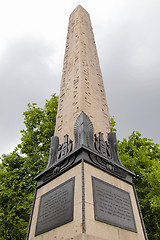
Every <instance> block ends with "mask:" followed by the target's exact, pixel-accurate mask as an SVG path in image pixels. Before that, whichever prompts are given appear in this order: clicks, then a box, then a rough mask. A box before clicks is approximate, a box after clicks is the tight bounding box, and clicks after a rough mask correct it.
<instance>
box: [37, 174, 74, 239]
mask: <svg viewBox="0 0 160 240" xmlns="http://www.w3.org/2000/svg"><path fill="white" fill-rule="evenodd" d="M74 182H75V178H71V179H69V180H68V181H66V182H64V183H62V184H61V185H59V186H57V187H56V188H54V189H52V190H51V191H49V192H47V193H45V194H44V195H42V196H41V198H40V205H39V212H38V219H37V225H36V232H35V236H37V235H39V234H41V233H44V232H47V231H49V230H51V229H54V228H56V227H59V226H61V225H64V224H66V223H68V222H71V221H72V220H73V206H74Z"/></svg>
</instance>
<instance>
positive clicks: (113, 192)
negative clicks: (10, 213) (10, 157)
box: [27, 113, 147, 240]
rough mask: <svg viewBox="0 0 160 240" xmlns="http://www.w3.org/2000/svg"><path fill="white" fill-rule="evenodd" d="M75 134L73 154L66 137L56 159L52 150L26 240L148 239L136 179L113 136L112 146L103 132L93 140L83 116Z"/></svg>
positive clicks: (43, 173) (38, 181)
mask: <svg viewBox="0 0 160 240" xmlns="http://www.w3.org/2000/svg"><path fill="white" fill-rule="evenodd" d="M89 126H90V127H89ZM74 135H75V143H74V146H75V148H74V149H73V150H72V148H71V146H70V145H69V144H70V143H69V142H68V141H66V138H65V142H64V146H65V148H63V146H62V148H61V150H60V152H58V153H57V155H55V153H56V151H57V150H56V149H55V148H54V147H53V149H52V146H51V149H52V151H50V158H49V163H48V166H47V168H46V169H45V170H44V171H43V172H42V173H40V174H39V175H38V176H37V177H36V180H37V190H36V194H35V201H34V204H33V211H32V214H31V219H30V225H29V229H28V234H27V240H55V239H57V240H71V239H77V240H79V239H87V240H124V239H127V240H146V239H147V235H146V232H145V227H144V224H143V219H142V216H141V212H140V208H139V204H138V200H137V196H136V192H135V188H134V185H133V183H132V176H133V175H134V174H133V173H132V172H130V171H129V170H128V169H126V168H125V167H124V166H123V165H122V163H121V161H120V159H119V155H118V149H117V142H116V138H115V133H110V134H109V136H108V143H106V142H104V140H103V137H102V134H101V133H100V134H99V137H95V140H94V138H93V126H92V123H91V121H90V119H89V118H88V117H87V115H85V114H84V113H81V115H80V116H79V118H78V119H77V121H76V123H75V127H74ZM67 139H68V137H67ZM53 142H54V141H53ZM66 149H68V150H66ZM69 149H70V151H69ZM64 150H66V151H65V152H64ZM53 156H54V158H55V156H56V161H55V159H51V158H52V157H53ZM58 158H59V159H58Z"/></svg>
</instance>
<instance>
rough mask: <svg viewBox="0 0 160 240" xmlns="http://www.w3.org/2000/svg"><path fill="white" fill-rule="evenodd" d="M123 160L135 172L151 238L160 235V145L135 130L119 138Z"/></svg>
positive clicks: (153, 238)
mask: <svg viewBox="0 0 160 240" xmlns="http://www.w3.org/2000/svg"><path fill="white" fill-rule="evenodd" d="M119 152H120V157H121V161H122V163H123V164H124V166H125V167H127V168H128V169H130V170H131V171H132V172H134V173H135V174H136V176H135V178H134V179H133V181H134V183H135V186H136V191H137V194H138V199H139V203H140V207H141V211H142V214H143V219H144V222H145V226H146V229H147V234H148V238H149V239H150V240H159V239H160V217H159V216H160V149H159V145H158V144H155V143H153V141H152V140H150V139H147V138H142V137H141V134H140V133H139V132H133V133H132V134H131V135H130V136H129V138H128V140H127V139H123V141H119Z"/></svg>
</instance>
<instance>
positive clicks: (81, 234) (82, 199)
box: [28, 161, 146, 240]
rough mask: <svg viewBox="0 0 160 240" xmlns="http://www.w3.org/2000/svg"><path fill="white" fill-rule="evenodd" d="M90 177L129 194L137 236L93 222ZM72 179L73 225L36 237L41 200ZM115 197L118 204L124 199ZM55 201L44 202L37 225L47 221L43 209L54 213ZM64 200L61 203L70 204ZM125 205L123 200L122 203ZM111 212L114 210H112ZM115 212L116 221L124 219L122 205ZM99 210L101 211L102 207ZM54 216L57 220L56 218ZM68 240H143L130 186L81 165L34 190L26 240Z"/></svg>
mask: <svg viewBox="0 0 160 240" xmlns="http://www.w3.org/2000/svg"><path fill="white" fill-rule="evenodd" d="M93 177H94V178H96V179H99V180H102V181H103V182H104V183H107V184H110V186H113V187H115V188H116V189H120V190H122V191H125V192H127V193H128V194H129V196H130V201H131V206H132V209H133V215H134V220H135V225H136V232H133V231H130V230H127V229H124V228H123V226H120V227H118V226H114V222H113V225H111V224H108V223H104V222H102V221H99V220H98V221H97V220H95V206H94V198H93V182H92V178H93ZM73 178H74V179H75V185H74V194H73V198H74V199H73V202H74V203H73V221H70V222H68V223H66V224H64V225H61V226H59V227H55V228H53V229H51V230H49V231H46V232H43V233H42V234H39V235H37V236H35V233H36V224H37V219H38V212H39V211H40V210H39V209H40V207H39V205H40V199H41V198H42V196H44V194H47V193H48V192H49V191H51V192H52V191H54V189H57V188H58V187H59V186H61V184H62V185H63V184H64V183H65V182H66V181H68V180H70V179H73ZM59 189H61V190H63V189H62V188H61V187H59ZM120 190H119V191H120ZM65 191H67V190H65ZM55 194H56V192H55ZM58 194H60V193H58ZM67 194H68V193H66V196H67ZM61 196H63V195H61ZM118 197H119V200H118V201H119V202H120V201H122V200H123V199H120V196H118ZM63 198H65V197H64V196H63V197H60V199H59V201H62V200H63ZM122 198H123V197H122ZM54 199H55V197H54ZM54 199H53V200H49V202H47V201H48V200H47V201H46V202H45V203H44V213H43V212H42V215H44V216H41V219H40V221H42V222H41V223H42V225H43V221H44V220H45V219H46V220H47V221H48V219H49V218H48V216H49V215H48V216H46V214H50V212H49V213H47V212H46V211H48V210H46V209H50V211H53V208H52V205H53V204H54ZM66 199H67V198H66ZM66 199H64V201H69V200H66ZM71 200H72V199H71ZM56 201H57V198H56ZM107 201H108V200H106V204H107ZM124 201H126V200H125V199H124ZM66 204H67V202H66ZM100 204H105V203H104V199H102V202H101V203H100ZM110 204H111V202H110ZM118 204H119V203H118ZM48 205H50V206H49V208H48ZM64 206H65V204H64ZM64 206H62V208H64ZM111 208H112V209H113V206H111ZM117 208H118V210H116V212H119V214H120V215H119V216H118V217H123V215H124V214H123V213H122V211H123V212H125V207H124V204H123V209H121V207H119V205H117ZM101 210H102V211H103V206H102V209H101ZM54 211H55V210H54ZM57 211H59V210H57ZM126 211H127V210H126ZM54 214H55V213H54ZM56 214H57V213H56ZM58 214H60V213H58ZM62 214H63V213H62ZM110 214H112V213H110ZM125 214H126V215H125V216H124V218H127V216H128V215H127V212H126V213H125ZM128 214H129V213H128ZM121 215H122V216H121ZM57 216H58V217H59V215H57ZM64 217H65V216H64ZM104 218H105V216H104ZM52 221H55V222H56V219H52ZM71 239H72V240H73V239H75V240H80V239H84V240H85V239H86V240H124V239H127V240H145V239H146V237H145V233H144V229H143V223H142V219H141V217H140V212H139V209H138V206H137V200H136V196H135V191H134V187H133V185H132V184H131V183H128V182H127V181H123V180H121V179H119V178H117V177H115V176H112V175H111V174H109V173H106V172H104V171H102V170H100V169H98V168H96V167H94V166H91V165H90V164H88V163H86V162H83V161H82V162H80V163H79V164H78V165H76V166H74V167H73V168H71V169H69V170H68V171H66V172H65V173H63V174H62V175H60V176H58V177H57V178H55V179H54V180H51V181H50V182H48V183H46V184H45V185H42V186H41V187H39V188H38V189H37V193H36V197H35V204H34V210H33V215H32V219H31V227H30V230H29V235H28V240H71Z"/></svg>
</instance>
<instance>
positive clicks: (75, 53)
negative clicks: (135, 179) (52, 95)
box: [55, 5, 110, 143]
mask: <svg viewBox="0 0 160 240" xmlns="http://www.w3.org/2000/svg"><path fill="white" fill-rule="evenodd" d="M82 111H83V112H84V113H86V114H87V115H88V117H89V118H90V119H91V121H92V123H93V126H94V132H95V133H98V132H103V133H104V139H106V138H107V133H108V132H109V131H110V127H109V113H108V106H107V102H106V95H105V90H104V86H103V80H102V74H101V70H100V66H99V61H98V55H97V50H96V45H95V40H94V35H93V32H92V27H91V21H90V17H89V14H88V13H87V12H86V10H85V9H83V8H82V7H81V6H80V5H79V6H78V7H77V8H76V9H75V10H74V11H73V12H72V14H71V15H70V19H69V27H68V35H67V42H66V50H65V56H64V64H63V74H62V80H61V89H60V96H59V106H58V114H57V119H56V127H55V136H58V137H59V139H60V143H62V142H63V137H64V135H66V134H68V135H69V136H70V138H71V139H73V129H74V124H75V121H76V119H77V117H78V116H79V115H80V113H81V112H82Z"/></svg>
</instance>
